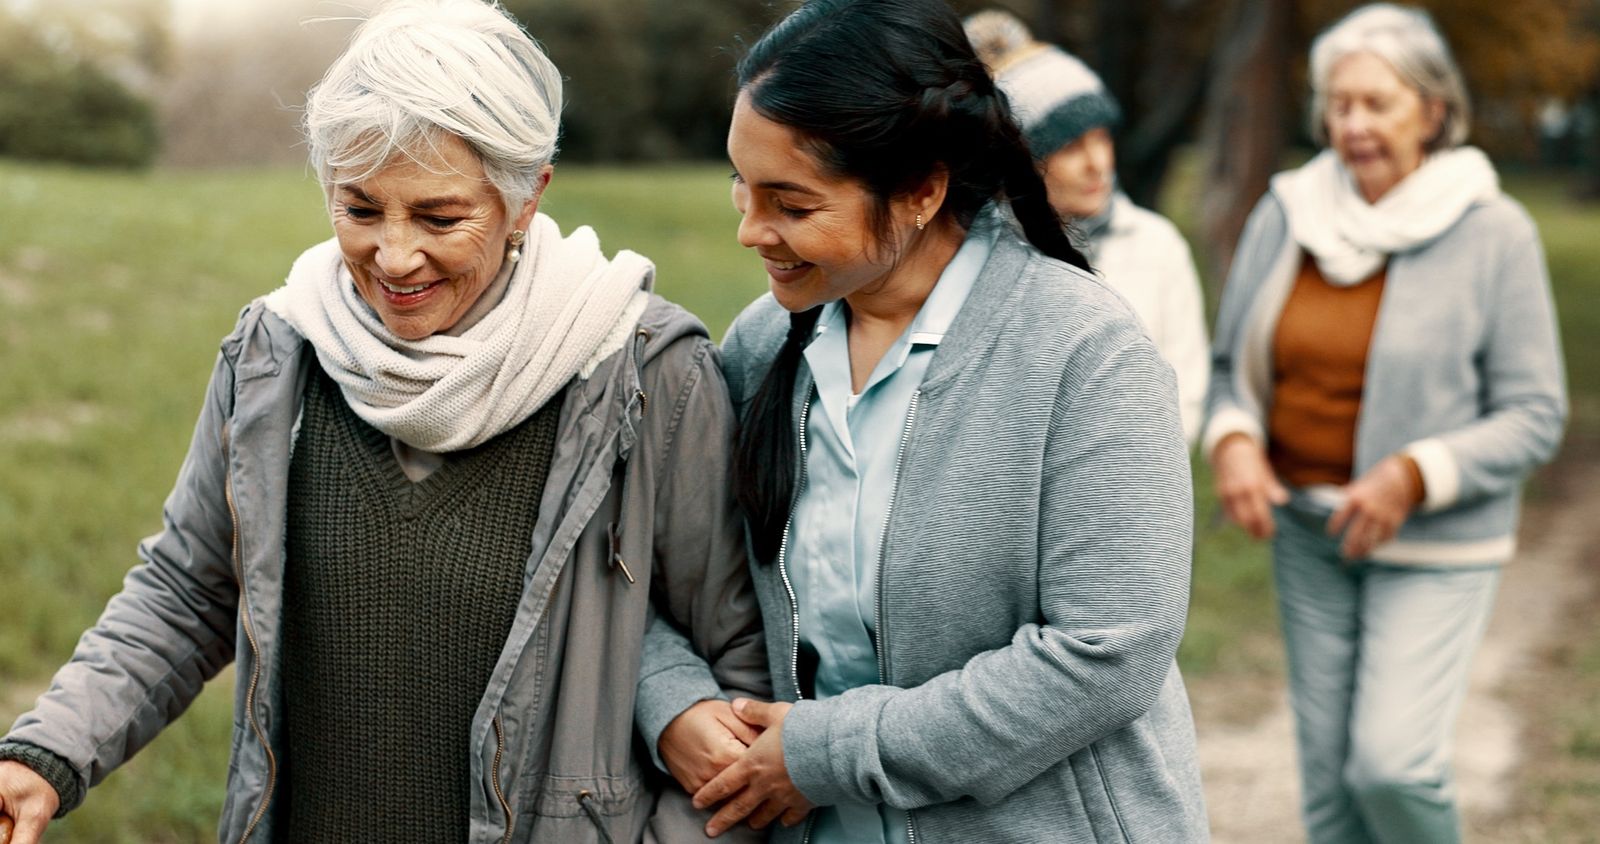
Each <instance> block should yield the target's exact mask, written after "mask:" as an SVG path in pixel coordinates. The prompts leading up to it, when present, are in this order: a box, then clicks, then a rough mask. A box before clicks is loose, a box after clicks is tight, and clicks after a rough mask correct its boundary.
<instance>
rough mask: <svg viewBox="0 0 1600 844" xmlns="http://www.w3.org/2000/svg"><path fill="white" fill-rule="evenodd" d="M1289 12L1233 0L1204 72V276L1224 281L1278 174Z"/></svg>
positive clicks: (1286, 108) (1285, 0) (1261, 0)
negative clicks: (1207, 76) (1240, 240)
mask: <svg viewBox="0 0 1600 844" xmlns="http://www.w3.org/2000/svg"><path fill="white" fill-rule="evenodd" d="M1293 15H1294V9H1293V5H1292V3H1291V2H1290V0H1236V2H1235V3H1233V8H1232V10H1231V12H1230V20H1229V21H1228V24H1227V26H1225V27H1224V28H1223V29H1222V30H1221V33H1220V34H1221V37H1220V38H1219V41H1218V44H1217V51H1216V61H1215V62H1214V63H1213V65H1212V68H1211V73H1210V88H1211V90H1210V94H1209V96H1208V97H1207V102H1206V116H1205V124H1204V126H1203V128H1202V139H1203V143H1202V145H1201V149H1202V151H1203V155H1204V158H1205V163H1204V165H1203V167H1204V170H1203V175H1202V179H1203V185H1204V186H1203V187H1202V189H1201V194H1200V231H1201V233H1202V236H1203V237H1204V238H1205V240H1206V243H1207V245H1208V247H1209V248H1208V249H1205V250H1203V252H1202V260H1203V261H1204V262H1205V264H1206V266H1205V270H1206V273H1205V276H1206V277H1207V278H1211V279H1214V280H1215V281H1216V283H1218V284H1220V283H1221V281H1222V280H1223V279H1225V278H1227V273H1228V267H1229V265H1230V264H1231V263H1232V261H1233V250H1234V246H1235V244H1236V242H1237V240H1238V238H1239V233H1240V232H1242V231H1244V223H1245V220H1246V218H1248V217H1249V216H1250V210H1251V209H1252V208H1254V207H1255V204H1256V202H1257V201H1258V200H1260V198H1261V195H1262V194H1263V193H1266V190H1267V181H1268V179H1270V178H1271V177H1272V174H1273V172H1274V171H1276V170H1277V169H1278V161H1279V159H1280V158H1281V157H1282V153H1283V145H1284V141H1285V136H1286V132H1285V131H1284V130H1285V127H1286V126H1287V125H1288V124H1289V118H1290V115H1292V114H1293V113H1294V109H1293V108H1292V107H1291V105H1290V103H1289V99H1290V98H1289V87H1288V80H1287V79H1285V77H1284V74H1283V72H1282V69H1283V68H1285V67H1288V66H1290V65H1291V64H1292V59H1291V57H1290V55H1289V51H1290V49H1291V48H1292V43H1291V39H1292V34H1293V29H1292V25H1293Z"/></svg>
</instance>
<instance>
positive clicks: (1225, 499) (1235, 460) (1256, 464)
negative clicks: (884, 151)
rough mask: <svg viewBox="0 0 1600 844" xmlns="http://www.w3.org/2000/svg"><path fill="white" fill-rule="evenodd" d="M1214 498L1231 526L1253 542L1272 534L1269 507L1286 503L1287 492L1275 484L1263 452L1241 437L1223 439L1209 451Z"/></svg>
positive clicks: (1260, 448) (1287, 500)
mask: <svg viewBox="0 0 1600 844" xmlns="http://www.w3.org/2000/svg"><path fill="white" fill-rule="evenodd" d="M1211 469H1212V473H1213V475H1214V476H1215V477H1216V489H1217V498H1219V499H1221V501H1222V509H1223V512H1225V513H1227V515H1228V519H1229V520H1230V521H1232V522H1233V523H1234V524H1236V525H1238V526H1239V527H1242V528H1244V529H1245V531H1246V532H1248V533H1249V534H1250V535H1251V536H1253V537H1255V538H1256V539H1266V538H1267V537H1269V536H1271V535H1272V531H1273V526H1272V507H1273V505H1282V504H1287V503H1289V491H1288V490H1286V489H1284V488H1283V484H1281V483H1279V482H1278V477H1277V476H1276V475H1274V474H1273V473H1272V465H1271V464H1270V463H1268V462H1267V452H1266V450H1265V449H1263V448H1262V447H1261V444H1260V443H1258V442H1256V441H1255V440H1254V439H1252V438H1250V437H1249V436H1247V435H1245V434H1229V435H1228V436H1226V437H1223V439H1222V442H1219V443H1217V446H1216V448H1214V449H1212V451H1211Z"/></svg>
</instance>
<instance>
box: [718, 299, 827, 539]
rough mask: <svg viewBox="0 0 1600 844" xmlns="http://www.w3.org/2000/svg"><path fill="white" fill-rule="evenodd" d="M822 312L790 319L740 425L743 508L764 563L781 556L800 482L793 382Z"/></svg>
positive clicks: (737, 453) (738, 480) (737, 463)
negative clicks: (797, 473)
mask: <svg viewBox="0 0 1600 844" xmlns="http://www.w3.org/2000/svg"><path fill="white" fill-rule="evenodd" d="M821 313H822V308H821V307H820V306H818V307H815V308H811V309H810V310H806V311H801V312H800V313H797V314H790V315H789V335H788V337H786V338H784V341H783V346H782V347H780V348H779V349H778V355H777V357H776V358H775V359H774V360H773V361H772V366H771V368H769V369H768V370H767V375H766V377H765V378H763V379H761V386H760V387H759V388H757V389H756V393H755V395H754V396H753V397H751V399H750V404H749V406H748V407H747V408H746V409H745V414H744V419H743V420H741V424H740V426H739V442H738V444H737V446H736V447H735V450H734V459H733V465H734V472H735V473H736V477H735V488H736V489H737V490H738V493H739V505H740V506H741V507H743V508H744V513H745V518H746V519H748V520H749V521H750V535H751V536H752V537H753V538H754V542H755V548H754V551H755V558H756V560H758V561H762V562H765V561H769V560H772V559H774V558H775V557H777V555H778V546H779V545H780V544H781V543H782V540H783V529H784V526H785V525H786V524H787V523H788V521H789V508H790V505H791V504H792V503H793V496H794V492H793V490H794V488H795V483H796V481H798V480H799V478H798V477H797V476H796V474H795V467H796V466H797V465H798V464H799V458H800V455H798V454H797V453H796V450H795V439H796V437H795V433H796V432H795V430H794V421H793V420H794V417H793V410H792V408H793V402H794V382H795V378H796V376H797V374H798V372H799V369H800V358H801V355H802V353H804V352H805V348H806V343H807V341H809V340H810V339H811V334H812V332H814V331H815V330H816V327H817V317H818V316H819V315H821Z"/></svg>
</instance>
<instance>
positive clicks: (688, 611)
mask: <svg viewBox="0 0 1600 844" xmlns="http://www.w3.org/2000/svg"><path fill="white" fill-rule="evenodd" d="M716 358H717V355H716V348H715V347H714V346H713V345H712V344H711V342H710V340H709V339H707V336H706V331H705V328H704V327H703V326H702V325H701V324H700V323H699V321H698V320H696V319H695V318H694V317H692V316H690V315H689V314H688V313H687V312H685V311H683V310H682V309H681V308H678V307H676V306H674V305H671V304H669V303H667V302H666V301H665V300H662V299H660V298H659V297H654V296H653V297H652V299H651V303H650V305H649V307H648V308H647V309H646V311H645V312H644V315H643V316H642V317H641V318H640V321H639V325H638V329H637V331H636V333H635V335H634V341H633V342H631V343H628V344H625V346H624V348H623V349H622V350H621V351H619V352H618V353H616V354H614V355H612V356H611V357H610V358H607V359H606V360H605V361H603V362H602V363H601V364H600V366H599V368H598V369H597V370H596V371H595V372H594V373H593V374H592V375H591V376H590V377H589V378H587V379H582V380H577V381H574V382H573V384H572V385H571V386H570V387H569V388H568V389H567V391H566V394H565V399H564V402H563V405H562V408H561V416H560V422H559V423H558V424H559V429H558V430H559V435H558V439H557V442H556V447H555V452H554V454H553V455H552V458H551V466H550V473H549V476H548V479H547V481H546V484H545V492H544V497H543V500H542V501H541V502H540V505H539V506H540V509H539V518H538V523H537V524H536V526H535V528H534V533H533V536H532V537H531V546H530V547H531V552H530V555H529V558H528V564H527V567H526V573H525V586H524V589H523V595H522V598H521V603H520V605H519V608H518V611H517V616H516V619H515V621H514V623H513V625H512V630H511V634H510V636H509V638H508V639H507V641H506V644H505V647H504V649H503V651H502V652H501V654H500V658H499V661H498V663H497V664H496V667H495V670H494V673H493V675H492V676H491V678H490V680H489V684H488V687H487V688H486V690H485V692H484V695H483V698H482V700H481V701H480V702H479V704H478V708H477V714H476V716H475V717H474V718H473V722H472V728H471V740H472V762H471V771H472V778H473V782H472V788H471V829H470V834H469V840H470V841H472V842H475V844H488V842H531V841H561V842H580V843H581V842H585V841H590V842H594V841H600V840H614V841H619V842H621V841H639V840H660V841H692V840H704V835H703V833H702V831H701V827H702V826H703V824H704V823H705V820H706V819H707V818H708V817H709V816H708V815H706V814H701V813H695V812H694V811H693V810H692V808H690V807H689V806H688V798H687V796H686V795H684V794H683V792H682V791H681V789H679V788H678V787H677V785H676V784H675V783H672V782H671V781H670V780H666V779H665V778H664V777H663V776H662V775H660V774H659V773H657V772H656V771H655V769H654V768H653V767H652V766H651V765H650V761H651V758H650V757H651V756H652V755H653V754H654V749H655V747H656V744H657V740H658V738H659V736H660V733H661V731H662V729H664V728H665V726H666V725H667V723H668V722H669V721H671V720H672V718H674V717H676V716H677V715H678V714H679V713H680V712H682V711H683V710H684V709H685V708H687V707H688V706H689V705H690V704H692V703H694V702H696V701H699V700H703V699H706V698H710V697H716V696H720V695H722V694H723V693H724V692H723V690H724V689H727V690H729V691H735V692H738V693H742V694H751V695H757V696H764V695H765V694H766V693H767V690H768V688H769V686H768V680H767V672H766V666H765V658H764V654H763V653H762V642H761V635H760V629H759V616H758V610H757V607H756V602H755V599H754V596H753V595H752V593H751V584H750V579H749V575H748V574H747V570H746V567H745V565H744V553H743V550H742V534H741V532H740V531H741V528H740V526H739V525H740V522H739V519H738V513H737V510H736V508H735V507H734V505H733V502H732V500H731V495H730V493H729V491H728V489H727V485H726V484H724V483H721V482H719V481H720V479H721V478H723V477H725V476H726V473H727V466H728V459H729V444H730V442H729V441H730V438H731V436H732V430H733V416H732V409H731V407H730V405H729V402H728V398H727V394H726V391H725V389H724V387H723V385H722V379H721V377H720V373H719V371H718V367H717V359H716ZM313 359H314V354H313V353H312V350H311V348H310V346H309V344H307V343H306V342H305V341H304V340H303V339H302V338H301V337H300V335H299V334H297V333H296V332H295V331H294V329H293V328H291V327H290V326H289V325H288V324H287V323H285V322H284V321H283V320H281V319H280V318H278V317H277V316H276V315H275V314H273V313H271V312H270V311H268V310H266V309H265V308H264V307H263V306H262V305H261V303H260V302H259V301H257V302H256V303H254V304H252V305H251V306H249V307H248V308H246V309H245V311H244V312H243V314H242V315H241V317H240V320H239V323H238V326H237V327H236V328H235V330H234V331H233V333H232V334H230V335H229V336H228V337H227V338H226V339H225V340H224V341H223V343H222V352H221V354H220V356H219V357H218V360H217V365H216V369H215V371H214V372H213V374H212V378H211V384H210V387H209V389H208V391H207V394H206V399H205V404H204V406H203V408H202V409H201V413H200V420H199V423H198V425H197V427H196V429H195V434H194V439H193V442H192V444H191V445H190V449H189V455H188V457H187V459H186V460H185V461H184V464H183V468H182V470H181V471H180V473H179V476H178V481H177V485H176V487H175V489H174V490H173V491H172V494H171V496H170V497H169V498H168V499H167V502H166V506H165V509H164V512H163V521H164V527H163V529H162V531H161V532H160V533H158V534H156V535H155V536H152V537H150V538H149V539H147V540H145V541H144V542H143V543H142V544H141V545H140V547H139V554H140V557H141V558H142V560H143V563H142V564H141V565H139V566H137V567H135V568H134V569H133V570H132V571H130V572H129V574H128V576H127V578H126V580H125V582H124V586H123V590H122V592H121V593H120V594H118V595H117V596H116V597H114V598H113V599H112V600H111V602H110V603H109V604H108V605H107V607H106V610H105V612H104V613H103V614H102V615H101V617H100V620H99V622H98V623H97V624H96V625H95V627H94V628H93V629H91V630H90V631H89V632H88V633H87V634H85V636H84V637H83V639H82V640H81V641H80V643H79V645H78V648H77V650H76V652H75V653H74V654H73V657H72V660H71V662H69V663H68V664H67V665H66V666H65V667H63V668H62V669H61V671H60V672H58V673H57V675H56V677H55V680H54V682H53V684H52V685H51V687H50V689H49V691H47V692H46V693H45V694H44V695H43V696H42V697H41V698H40V699H39V701H38V705H37V706H36V708H35V709H34V710H32V711H31V712H28V713H25V714H24V715H23V716H22V717H21V718H20V719H18V721H17V723H16V725H15V727H14V728H13V729H12V731H11V733H10V734H9V735H8V736H7V737H6V738H7V740H8V741H11V742H23V743H26V744H27V745H32V746H35V747H39V748H43V749H45V750H48V751H50V752H51V753H53V754H55V756H57V757H60V759H61V760H65V762H66V763H67V765H69V766H70V767H71V769H72V776H73V777H74V778H75V780H76V782H75V783H74V784H75V785H77V786H79V788H78V789H77V790H76V792H75V793H72V794H68V795H65V799H68V800H71V799H72V798H73V797H74V796H78V797H81V794H82V791H83V790H85V789H87V788H88V787H89V786H91V785H93V784H95V783H98V782H99V781H100V780H102V779H103V778H104V777H105V776H106V775H107V774H108V773H110V772H111V771H112V770H113V769H115V768H116V767H117V766H118V765H120V764H122V762H124V761H125V760H126V759H128V758H129V757H130V756H132V755H133V754H134V753H135V752H136V751H138V750H139V748H141V747H143V746H144V745H145V744H146V743H147V742H148V741H150V739H151V738H153V737H154V736H155V734H156V733H157V732H158V731H160V730H161V728H162V727H164V726H166V724H167V723H168V722H170V721H171V720H172V719H174V718H176V717H177V716H178V715H179V714H180V713H181V712H182V711H183V710H184V708H185V707H187V706H188V704H189V702H190V701H191V700H193V698H194V696H195V695H196V694H198V693H199V691H200V688H201V686H202V685H203V684H204V683H205V681H207V680H209V679H210V678H211V677H213V676H214V675H216V673H217V672H218V671H220V670H222V668H223V667H224V666H225V665H227V664H228V663H229V662H230V661H234V660H237V662H238V677H239V683H238V691H237V695H236V698H235V710H234V725H233V745H232V761H231V764H230V767H229V771H228V790H227V799H226V803H225V805H224V808H223V813H222V819H221V823H220V826H219V831H218V835H219V840H221V841H223V842H243V841H255V842H265V841H271V840H272V829H271V827H272V816H273V812H272V806H273V802H272V801H273V791H274V787H275V785H276V782H275V780H276V776H277V764H278V754H279V750H280V748H281V735H280V730H281V728H282V721H281V719H280V718H279V717H278V716H277V713H278V712H280V711H281V707H282V703H283V702H282V689H281V684H280V676H279V673H278V662H279V652H280V649H281V640H282V631H281V630H280V611H281V604H282V596H283V556H284V550H283V534H284V520H285V498H284V497H285V491H286V489H287V479H288V469H289V458H290V452H291V449H292V448H293V438H294V428H295V425H296V419H297V418H298V416H299V411H300V404H301V396H302V395H303V393H304V385H305V379H306V375H307V372H308V368H309V366H310V364H311V362H312V360H313ZM707 479H712V482H707ZM624 567H626V569H627V574H624ZM630 576H631V578H632V579H631V580H630ZM694 649H697V650H698V651H699V652H700V653H704V654H709V655H711V664H710V665H709V666H708V665H707V663H706V661H705V660H704V659H702V658H701V657H699V656H698V655H696V653H695V650H694ZM636 722H637V728H638V730H637V733H636V731H635V723H636ZM641 738H642V743H641ZM13 746H17V745H13ZM642 748H649V749H650V750H649V753H648V754H647V753H645V752H643V751H642ZM641 757H643V758H641ZM69 791H72V790H71V789H69ZM68 808H70V806H69V807H68ZM602 826H603V827H604V829H605V832H607V833H609V836H610V837H609V838H608V839H602V837H601V836H602V832H601V827H602Z"/></svg>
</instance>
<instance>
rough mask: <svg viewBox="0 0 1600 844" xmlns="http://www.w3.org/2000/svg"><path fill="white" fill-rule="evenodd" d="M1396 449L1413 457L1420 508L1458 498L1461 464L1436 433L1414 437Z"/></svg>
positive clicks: (1429, 509) (1428, 509)
mask: <svg viewBox="0 0 1600 844" xmlns="http://www.w3.org/2000/svg"><path fill="white" fill-rule="evenodd" d="M1400 452H1401V453H1402V454H1404V455H1405V456H1407V457H1410V458H1411V459H1412V460H1414V461H1416V464H1417V469H1418V470H1419V471H1421V473H1422V487H1423V498H1422V509H1423V510H1424V511H1426V512H1430V513H1431V512H1433V511H1435V510H1443V509H1444V508H1446V507H1449V506H1450V505H1452V504H1454V503H1456V502H1457V501H1459V500H1460V499H1461V465H1460V464H1459V463H1457V462H1456V457H1455V455H1454V454H1452V453H1451V452H1450V447H1449V446H1447V445H1445V444H1444V442H1443V441H1441V440H1439V439H1438V438H1436V437H1429V438H1428V439H1425V440H1417V441H1416V442H1414V443H1411V444H1410V445H1408V446H1406V447H1405V448H1403V449H1401V450H1400Z"/></svg>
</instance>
